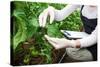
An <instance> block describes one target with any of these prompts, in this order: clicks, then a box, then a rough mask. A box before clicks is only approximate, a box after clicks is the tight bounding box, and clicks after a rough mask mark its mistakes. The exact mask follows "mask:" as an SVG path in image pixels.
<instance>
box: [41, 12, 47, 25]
mask: <svg viewBox="0 0 100 67" xmlns="http://www.w3.org/2000/svg"><path fill="white" fill-rule="evenodd" d="M47 16H48V10H45V11H44V16H43V23H42V27H45V25H46V20H47Z"/></svg>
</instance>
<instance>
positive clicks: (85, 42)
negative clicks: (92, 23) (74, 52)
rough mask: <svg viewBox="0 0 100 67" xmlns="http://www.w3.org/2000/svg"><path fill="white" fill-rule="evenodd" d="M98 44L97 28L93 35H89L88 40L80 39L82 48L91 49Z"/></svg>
mask: <svg viewBox="0 0 100 67" xmlns="http://www.w3.org/2000/svg"><path fill="white" fill-rule="evenodd" d="M96 42H97V27H96V28H95V30H94V31H93V32H92V34H91V35H89V36H88V37H86V38H83V39H80V43H81V47H89V46H92V45H94V44H96Z"/></svg>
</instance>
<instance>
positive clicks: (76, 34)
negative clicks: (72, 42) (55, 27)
mask: <svg viewBox="0 0 100 67" xmlns="http://www.w3.org/2000/svg"><path fill="white" fill-rule="evenodd" d="M61 32H62V33H63V34H64V36H65V37H67V38H69V39H81V38H84V37H87V36H89V34H87V33H85V32H78V31H68V30H61Z"/></svg>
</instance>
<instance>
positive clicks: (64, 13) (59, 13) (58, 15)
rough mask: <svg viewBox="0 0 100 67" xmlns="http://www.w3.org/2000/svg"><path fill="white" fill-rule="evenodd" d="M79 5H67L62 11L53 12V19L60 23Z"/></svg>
mask: <svg viewBox="0 0 100 67" xmlns="http://www.w3.org/2000/svg"><path fill="white" fill-rule="evenodd" d="M78 7H80V5H67V6H66V7H64V8H63V9H62V10H55V17H54V19H55V20H56V21H61V20H63V19H65V18H66V17H68V16H69V15H70V14H71V13H72V12H74V11H75V10H76V9H77V8H78Z"/></svg>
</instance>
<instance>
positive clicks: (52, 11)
mask: <svg viewBox="0 0 100 67" xmlns="http://www.w3.org/2000/svg"><path fill="white" fill-rule="evenodd" d="M49 15H50V24H52V22H53V21H54V10H53V8H52V7H49Z"/></svg>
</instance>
